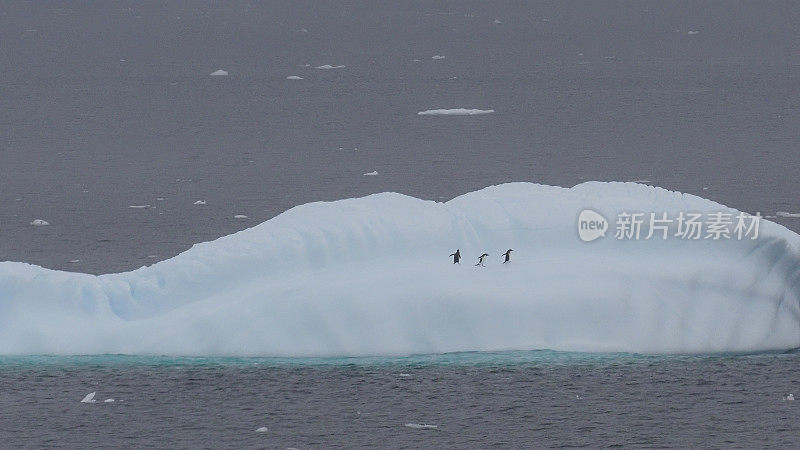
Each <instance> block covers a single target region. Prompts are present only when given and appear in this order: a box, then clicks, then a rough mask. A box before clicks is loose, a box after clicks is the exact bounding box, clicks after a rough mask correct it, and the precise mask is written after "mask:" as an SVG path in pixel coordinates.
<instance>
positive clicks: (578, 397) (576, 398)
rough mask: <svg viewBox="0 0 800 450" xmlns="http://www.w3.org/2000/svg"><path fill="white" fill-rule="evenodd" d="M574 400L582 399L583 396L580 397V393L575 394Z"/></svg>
mask: <svg viewBox="0 0 800 450" xmlns="http://www.w3.org/2000/svg"><path fill="white" fill-rule="evenodd" d="M575 400H583V397H581V396H580V395H577V394H575Z"/></svg>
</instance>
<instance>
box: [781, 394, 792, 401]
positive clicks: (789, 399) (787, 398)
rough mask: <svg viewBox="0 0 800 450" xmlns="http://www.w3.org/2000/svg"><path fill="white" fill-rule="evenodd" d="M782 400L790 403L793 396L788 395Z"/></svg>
mask: <svg viewBox="0 0 800 450" xmlns="http://www.w3.org/2000/svg"><path fill="white" fill-rule="evenodd" d="M783 399H784V400H788V401H792V400H794V394H789V395H787V396H785V397H783Z"/></svg>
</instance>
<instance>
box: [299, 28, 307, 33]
mask: <svg viewBox="0 0 800 450" xmlns="http://www.w3.org/2000/svg"><path fill="white" fill-rule="evenodd" d="M297 31H299V32H300V33H308V30H306V29H305V28H300V29H299V30H297Z"/></svg>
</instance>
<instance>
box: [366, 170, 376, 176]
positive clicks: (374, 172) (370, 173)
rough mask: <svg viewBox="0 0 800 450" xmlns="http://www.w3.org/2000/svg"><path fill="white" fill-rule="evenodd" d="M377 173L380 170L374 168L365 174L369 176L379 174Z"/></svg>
mask: <svg viewBox="0 0 800 450" xmlns="http://www.w3.org/2000/svg"><path fill="white" fill-rule="evenodd" d="M377 174H378V171H377V170H373V171H372V172H369V173H365V174H364V176H367V177H374V176H375V175H377Z"/></svg>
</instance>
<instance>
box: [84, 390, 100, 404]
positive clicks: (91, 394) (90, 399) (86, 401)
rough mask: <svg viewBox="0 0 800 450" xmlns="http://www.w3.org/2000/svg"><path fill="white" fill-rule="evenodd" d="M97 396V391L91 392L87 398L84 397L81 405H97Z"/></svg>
mask: <svg viewBox="0 0 800 450" xmlns="http://www.w3.org/2000/svg"><path fill="white" fill-rule="evenodd" d="M95 394H97V391H95V392H89V393H88V394H86V397H83V400H81V403H95V402H96V401H97V400H95V399H94V395H95Z"/></svg>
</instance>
